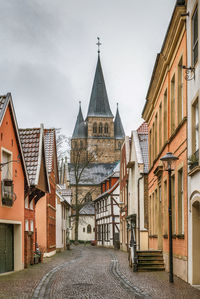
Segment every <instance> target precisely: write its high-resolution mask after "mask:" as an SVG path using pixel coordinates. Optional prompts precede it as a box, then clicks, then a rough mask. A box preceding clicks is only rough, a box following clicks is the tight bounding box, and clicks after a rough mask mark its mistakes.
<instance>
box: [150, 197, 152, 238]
mask: <svg viewBox="0 0 200 299" xmlns="http://www.w3.org/2000/svg"><path fill="white" fill-rule="evenodd" d="M151 215H152V210H151V196H149V233H150V236H151V235H152V217H151Z"/></svg>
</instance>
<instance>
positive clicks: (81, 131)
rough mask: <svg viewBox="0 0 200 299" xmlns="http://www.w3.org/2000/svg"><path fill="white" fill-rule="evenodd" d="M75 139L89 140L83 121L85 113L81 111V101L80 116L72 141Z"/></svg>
mask: <svg viewBox="0 0 200 299" xmlns="http://www.w3.org/2000/svg"><path fill="white" fill-rule="evenodd" d="M75 138H87V128H86V124H85V122H84V119H83V113H82V110H81V101H79V112H78V116H77V120H76V124H75V128H74V132H73V135H72V139H75Z"/></svg>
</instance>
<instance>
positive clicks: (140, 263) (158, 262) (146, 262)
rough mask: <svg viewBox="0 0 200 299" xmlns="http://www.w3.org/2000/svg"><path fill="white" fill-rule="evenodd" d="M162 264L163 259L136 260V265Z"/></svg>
mask: <svg viewBox="0 0 200 299" xmlns="http://www.w3.org/2000/svg"><path fill="white" fill-rule="evenodd" d="M145 264H147V265H160V264H162V265H164V261H163V260H159V261H149V260H143V261H138V265H145Z"/></svg>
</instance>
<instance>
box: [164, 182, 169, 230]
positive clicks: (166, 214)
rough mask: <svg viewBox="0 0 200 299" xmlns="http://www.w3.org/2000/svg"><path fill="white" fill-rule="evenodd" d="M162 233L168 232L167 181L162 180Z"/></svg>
mask: <svg viewBox="0 0 200 299" xmlns="http://www.w3.org/2000/svg"><path fill="white" fill-rule="evenodd" d="M164 234H165V235H167V234H168V197H167V181H165V182H164Z"/></svg>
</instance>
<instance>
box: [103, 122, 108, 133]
mask: <svg viewBox="0 0 200 299" xmlns="http://www.w3.org/2000/svg"><path fill="white" fill-rule="evenodd" d="M104 133H105V134H108V124H107V123H106V124H105V126H104Z"/></svg>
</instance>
